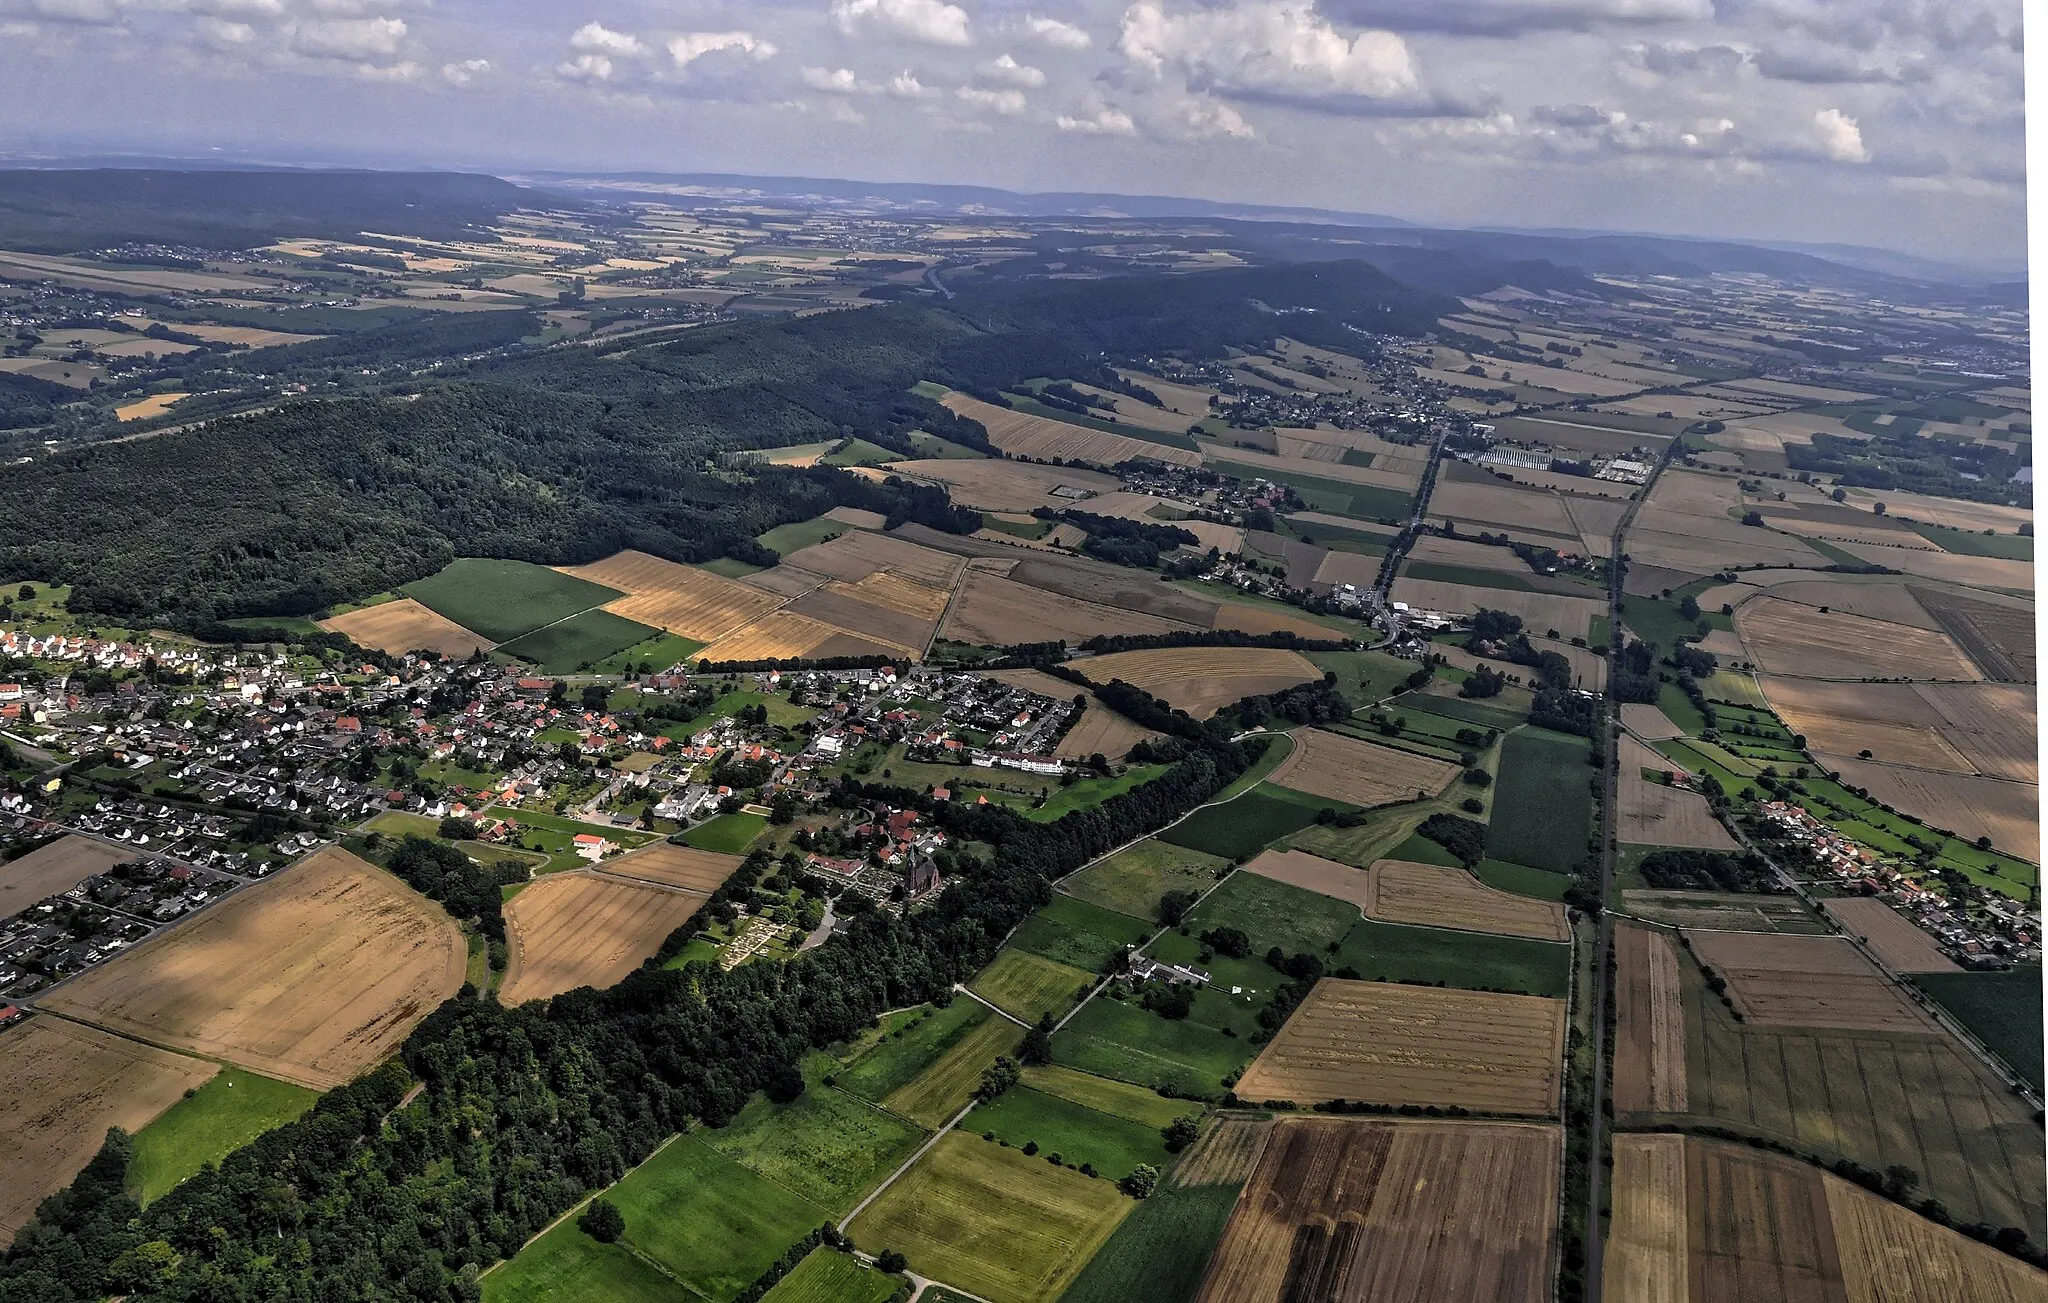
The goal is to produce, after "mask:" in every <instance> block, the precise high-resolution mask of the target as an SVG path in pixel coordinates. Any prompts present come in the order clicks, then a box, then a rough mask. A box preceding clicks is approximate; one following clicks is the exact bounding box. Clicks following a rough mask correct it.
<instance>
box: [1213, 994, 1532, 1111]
mask: <svg viewBox="0 0 2048 1303" xmlns="http://www.w3.org/2000/svg"><path fill="white" fill-rule="evenodd" d="M1563 1054H1564V1001H1562V1000H1553V999H1549V998H1547V997H1544V996H1536V995H1495V994H1491V993H1488V992H1482V991H1457V990H1450V989H1447V988H1443V987H1426V986H1404V985H1400V984H1398V983H1392V982H1350V981H1344V980H1342V979H1339V978H1334V977H1326V978H1324V979H1322V980H1321V981H1320V982H1317V983H1316V986H1315V990H1313V991H1312V992H1310V993H1309V997H1308V998H1307V999H1306V1000H1303V1001H1302V1002H1301V1007H1300V1008H1298V1009H1296V1010H1295V1012H1294V1016H1293V1017H1292V1018H1289V1019H1288V1020H1287V1022H1286V1024H1285V1025H1284V1026H1282V1027H1281V1029H1280V1031H1279V1033H1278V1034H1277V1035H1276V1036H1274V1037H1273V1039H1272V1040H1271V1041H1270V1042H1268V1043H1267V1045H1266V1048H1265V1050H1264V1051H1263V1052H1261V1053H1260V1055H1259V1057H1258V1058H1257V1059H1256V1060H1254V1061H1253V1062H1252V1065H1251V1066H1250V1067H1249V1068H1246V1069H1245V1072H1244V1076H1243V1077H1242V1078H1241V1079H1240V1080H1239V1081H1238V1083H1237V1093H1238V1094H1239V1095H1240V1096H1242V1097H1244V1098H1245V1099H1252V1100H1271V1099H1291V1100H1294V1101H1295V1102H1297V1103H1309V1102H1311V1101H1322V1100H1331V1099H1357V1100H1365V1101H1368V1102H1370V1103H1375V1104H1440V1105H1441V1104H1459V1105H1462V1106H1464V1107H1466V1108H1469V1109H1476V1110H1481V1111H1484V1112H1489V1113H1550V1112H1554V1111H1555V1110H1556V1108H1557V1100H1558V1072H1559V1061H1560V1059H1561V1058H1562V1057H1563Z"/></svg>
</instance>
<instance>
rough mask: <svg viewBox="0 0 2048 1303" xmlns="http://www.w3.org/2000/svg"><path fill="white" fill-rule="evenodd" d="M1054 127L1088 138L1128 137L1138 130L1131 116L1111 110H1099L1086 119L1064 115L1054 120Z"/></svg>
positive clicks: (1118, 110)
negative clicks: (1076, 132) (1075, 132)
mask: <svg viewBox="0 0 2048 1303" xmlns="http://www.w3.org/2000/svg"><path fill="white" fill-rule="evenodd" d="M1053 125H1054V126H1056V127H1058V128H1059V129H1060V130H1061V131H1078V132H1080V133H1081V134H1083V135H1088V136H1128V135H1131V134H1132V133H1134V132H1135V131H1137V129H1138V128H1137V124H1136V123H1134V122H1132V121H1131V115H1130V114H1128V113H1126V112H1124V111H1123V110H1122V109H1110V108H1102V109H1097V110H1095V112H1093V113H1091V114H1089V115H1088V116H1087V117H1085V118H1082V117H1074V116H1072V115H1070V114H1066V113H1062V114H1060V115H1059V116H1058V117H1056V118H1054V119H1053Z"/></svg>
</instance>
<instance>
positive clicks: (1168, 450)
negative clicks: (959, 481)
mask: <svg viewBox="0 0 2048 1303" xmlns="http://www.w3.org/2000/svg"><path fill="white" fill-rule="evenodd" d="M939 401H940V402H942V403H944V404H945V405H946V407H947V408H948V409H949V410H951V411H953V412H955V413H957V414H959V415H961V416H965V417H968V418H969V419H971V420H976V421H980V422H981V424H982V426H983V427H984V428H986V429H987V430H988V441H989V442H990V443H992V444H994V445H995V446H996V447H998V448H1001V449H1002V450H1003V451H1004V452H1006V453H1008V454H1009V455H1010V456H1012V457H1031V458H1035V459H1037V460H1039V461H1050V460H1052V459H1053V458H1054V457H1058V458H1060V459H1061V460H1063V461H1072V460H1074V459H1075V458H1079V459H1080V460H1082V461H1084V462H1088V463H1090V464H1091V465H1096V466H1115V465H1117V464H1118V463H1120V462H1127V461H1130V460H1132V459H1133V458H1138V457H1143V458H1147V459H1149V460H1152V461H1159V462H1169V463H1171V464H1173V465H1175V466H1199V465H1201V464H1202V458H1201V455H1200V454H1199V453H1193V452H1189V451H1188V450H1187V449H1185V448H1175V447H1170V446H1168V445H1167V444H1163V443H1149V442H1147V441H1145V440H1143V439H1133V438H1131V437H1130V436H1129V435H1123V434H1110V433H1108V432H1106V431H1102V430H1092V429H1089V428H1088V427H1087V426H1083V425H1069V424H1068V423H1067V422H1065V421H1056V420H1053V419H1052V418H1051V417H1047V416H1034V415H1032V414H1031V413H1029V412H1020V411H1016V410H1015V409H1013V408H1008V407H997V406H996V405H995V404H993V403H984V402H982V401H981V400H980V399H979V398H970V397H968V396H967V395H966V394H962V393H948V394H947V395H946V396H945V397H944V398H942V399H940V400H939Z"/></svg>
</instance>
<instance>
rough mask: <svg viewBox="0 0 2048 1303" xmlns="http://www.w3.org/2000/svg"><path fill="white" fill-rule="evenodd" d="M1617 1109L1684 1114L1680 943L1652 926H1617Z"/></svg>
mask: <svg viewBox="0 0 2048 1303" xmlns="http://www.w3.org/2000/svg"><path fill="white" fill-rule="evenodd" d="M1614 961H1615V979H1614V1038H1615V1039H1614V1111H1615V1112H1617V1113H1683V1112H1685V1104H1686V1089H1685V1007H1684V1002H1683V999H1682V996H1681V994H1680V990H1681V988H1680V986H1679V972H1678V964H1679V959H1678V947H1677V946H1676V945H1674V944H1673V943H1672V941H1671V938H1670V937H1669V936H1667V935H1666V934H1665V933H1663V932H1659V931H1657V930H1655V929H1653V928H1646V927H1641V926H1637V925H1634V924H1623V925H1620V926H1618V927H1616V928H1615V930H1614Z"/></svg>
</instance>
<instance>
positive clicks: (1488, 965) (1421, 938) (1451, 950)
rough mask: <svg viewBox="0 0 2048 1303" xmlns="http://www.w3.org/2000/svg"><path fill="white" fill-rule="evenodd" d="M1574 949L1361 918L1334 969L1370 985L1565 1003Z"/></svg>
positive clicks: (1337, 955)
mask: <svg viewBox="0 0 2048 1303" xmlns="http://www.w3.org/2000/svg"><path fill="white" fill-rule="evenodd" d="M1571 963H1572V948H1571V947H1570V946H1568V945H1564V944H1562V943H1560V942H1556V941H1531V940H1528V939H1527V938H1525V937H1501V936H1493V935H1491V934H1489V933H1485V932H1461V931H1457V930H1455V929H1452V928H1434V927H1411V926H1409V925H1408V924H1405V923H1381V922H1379V921H1377V920H1375V919H1369V918H1368V919H1360V920H1359V921H1358V923H1357V924H1356V925H1354V926H1353V927H1352V929H1351V933H1350V935H1348V936H1346V937H1345V938H1344V944H1343V945H1342V946H1341V947H1340V948H1339V949H1338V951H1337V954H1336V956H1335V958H1333V959H1331V960H1330V966H1331V968H1332V969H1337V968H1353V969H1356V970H1357V971H1358V974H1359V976H1360V977H1362V978H1364V979H1365V980H1367V981H1386V982H1423V983H1426V984H1428V985H1432V986H1455V987H1462V988H1464V989H1465V990H1468V991H1482V990H1483V991H1514V992H1517V993H1519V994H1522V995H1550V996H1556V997H1558V998H1560V999H1562V998H1563V997H1564V994H1565V992H1566V991H1567V990H1568V989H1569V988H1570V986H1571Z"/></svg>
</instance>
